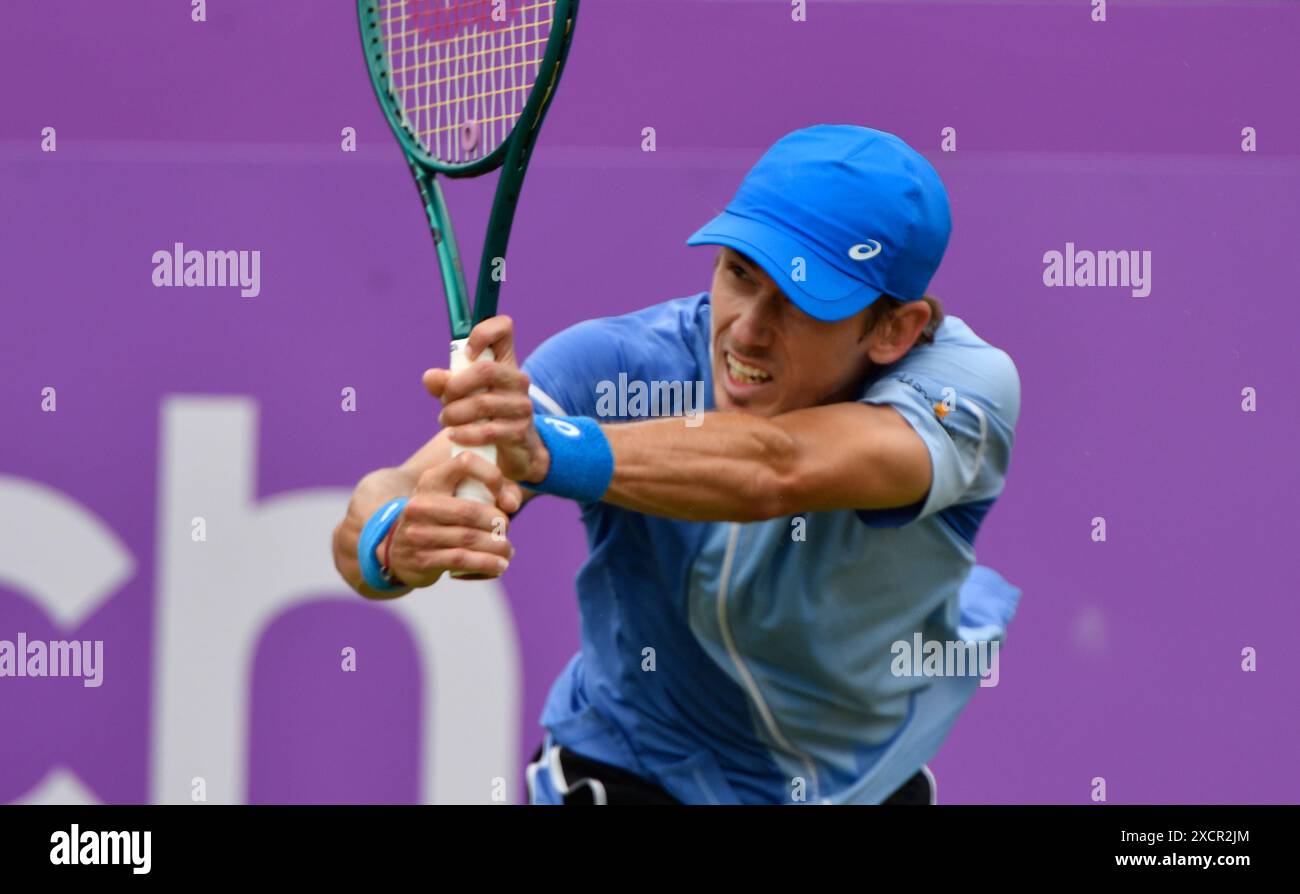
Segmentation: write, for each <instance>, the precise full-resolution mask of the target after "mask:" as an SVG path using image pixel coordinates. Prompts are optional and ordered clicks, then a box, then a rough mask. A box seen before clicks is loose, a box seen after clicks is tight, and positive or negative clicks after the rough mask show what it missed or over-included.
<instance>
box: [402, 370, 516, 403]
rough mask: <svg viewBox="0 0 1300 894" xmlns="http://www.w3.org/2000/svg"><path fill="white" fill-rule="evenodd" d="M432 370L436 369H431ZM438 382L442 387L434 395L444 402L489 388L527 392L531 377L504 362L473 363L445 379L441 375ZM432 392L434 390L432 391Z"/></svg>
mask: <svg viewBox="0 0 1300 894" xmlns="http://www.w3.org/2000/svg"><path fill="white" fill-rule="evenodd" d="M431 372H436V371H435V370H431ZM428 376H429V373H425V377H426V382H427V379H428ZM438 384H439V385H440V386H441V387H440V388H439V390H438V393H437V394H435V395H434V396H435V397H437V398H439V399H440V400H441V401H443V403H451V402H452V401H454V400H460V399H461V398H463V397H465V396H467V395H470V394H473V393H474V392H476V391H482V390H484V389H487V388H491V389H493V390H496V391H509V392H515V393H518V394H527V393H528V384H529V379H528V374H527V373H525V372H524V371H523V370H521V369H518V368H516V367H513V366H507V365H505V364H503V363H498V362H493V363H471V364H470V365H469V366H467V367H465V368H464V369H463V370H461V371H460V372H458V373H456V374H455V375H453V376H449V378H447V379H446V380H445V381H444V380H442V379H441V378H440V377H439V379H438ZM425 387H428V385H427V384H426V386H425ZM430 393H433V392H432V391H430Z"/></svg>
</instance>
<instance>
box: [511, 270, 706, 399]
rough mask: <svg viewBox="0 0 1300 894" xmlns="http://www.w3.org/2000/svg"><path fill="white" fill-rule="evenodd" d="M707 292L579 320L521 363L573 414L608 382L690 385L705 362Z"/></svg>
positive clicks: (699, 376) (537, 382)
mask: <svg viewBox="0 0 1300 894" xmlns="http://www.w3.org/2000/svg"><path fill="white" fill-rule="evenodd" d="M708 314H709V304H708V293H704V292H702V293H700V294H697V295H691V296H688V297H685V298H674V299H672V300H669V301H663V302H660V303H658V304H652V305H650V306H649V307H644V308H641V309H640V310H635V311H632V312H630V313H625V314H619V315H616V316H608V317H597V318H594V319H590V320H584V321H583V322H581V323H577V324H575V325H573V326H570V327H569V328H567V329H565V330H563V331H561V332H559V333H557V334H556V335H553V336H551V337H550V338H548V339H547V340H546V341H544V342H543V343H542V344H541V346H540V347H538V349H537V350H536V351H534V352H533V353H532V355H531V356H529V358H528V359H527V361H525V363H524V370H525V371H526V372H527V373H528V374H529V375H530V376H531V377H532V379H533V382H534V383H535V384H536V385H537V387H538V388H539V389H540V390H542V391H544V392H546V393H547V394H549V395H550V396H551V397H552V398H554V402H555V403H557V404H558V405H559V406H561V407H563V408H564V409H565V410H566V411H567V412H569V413H572V414H575V415H589V414H590V413H589V411H588V410H587V409H586V407H587V404H588V402H589V401H590V400H591V399H592V397H591V395H592V394H593V393H594V392H593V388H595V387H596V386H597V385H600V384H602V383H604V382H607V381H613V382H617V381H620V380H621V379H627V380H646V381H658V380H678V379H680V380H684V381H685V380H692V381H693V380H695V379H697V378H701V377H702V374H701V372H700V370H701V368H702V366H703V364H705V363H707V358H708V344H709V315H708Z"/></svg>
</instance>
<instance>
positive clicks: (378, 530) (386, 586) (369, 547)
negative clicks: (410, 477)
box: [357, 497, 408, 590]
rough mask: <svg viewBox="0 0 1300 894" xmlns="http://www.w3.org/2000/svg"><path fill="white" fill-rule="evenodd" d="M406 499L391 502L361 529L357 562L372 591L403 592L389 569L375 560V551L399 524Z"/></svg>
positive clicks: (400, 498) (383, 506)
mask: <svg viewBox="0 0 1300 894" xmlns="http://www.w3.org/2000/svg"><path fill="white" fill-rule="evenodd" d="M407 502H408V501H407V498H406V497H398V498H396V499H394V500H389V501H388V502H387V503H385V504H384V505H382V506H380V507H379V509H378V510H376V512H375V514H374V515H372V516H370V520H369V521H368V522H366V526H365V527H364V528H362V529H361V539H360V540H359V541H357V561H359V562H360V563H361V576H362V577H363V578H365V581H366V584H367V585H368V586H369V587H370V589H372V590H401V589H404V587H403V586H402V585H401V584H398V583H394V582H393V578H392V575H391V574H390V573H389V571H388V569H387V568H384V567H383V566H381V565H380V564H379V560H378V559H377V558H375V550H376V549H378V548H379V544H381V543H383V542H384V538H385V537H387V536H388V532H389V531H391V530H392V529H393V525H395V524H397V518H398V516H400V515H401V514H402V510H403V509H405V508H406V504H407Z"/></svg>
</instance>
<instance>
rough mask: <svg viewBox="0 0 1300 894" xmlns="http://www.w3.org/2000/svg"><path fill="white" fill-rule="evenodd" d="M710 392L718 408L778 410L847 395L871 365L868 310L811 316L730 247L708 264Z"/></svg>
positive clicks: (775, 412) (764, 412)
mask: <svg viewBox="0 0 1300 894" xmlns="http://www.w3.org/2000/svg"><path fill="white" fill-rule="evenodd" d="M710 303H711V305H712V308H713V311H712V314H713V399H714V403H715V404H716V406H717V408H718V409H719V410H741V411H744V412H747V413H756V414H758V415H760V416H776V415H778V414H780V413H787V412H789V411H791V410H798V409H802V408H804V407H812V406H818V405H820V404H825V403H832V402H835V401H840V400H852V399H853V398H854V397H855V396H856V394H855V392H856V390H857V389H858V388H859V387H861V384H862V382H863V381H864V379H865V378H866V375H867V372H868V370H869V369H870V368H871V360H870V358H869V357H868V354H867V341H866V340H864V339H863V329H864V327H865V319H864V317H865V315H866V313H867V312H866V311H865V310H864V311H862V312H861V313H858V314H855V315H854V316H852V317H849V318H847V319H844V320H839V321H836V322H834V323H825V322H822V321H821V320H816V319H813V318H812V317H810V316H808V315H807V314H806V313H804V312H803V311H802V310H800V309H799V308H798V307H797V306H796V305H795V304H794V302H792V301H790V300H789V299H788V298H786V297H785V295H784V294H783V293H782V292H781V290H780V289H779V288H777V286H776V284H775V283H774V282H772V279H771V278H770V277H769V276H768V275H767V274H766V273H764V272H763V271H762V270H761V269H760V268H759V267H758V265H756V264H754V263H753V262H752V261H750V260H749V259H748V258H747V257H745V256H744V255H742V254H740V253H739V252H736V251H732V250H731V249H730V248H724V249H722V251H721V253H720V254H719V256H718V261H717V264H716V265H715V267H714V270H713V288H712V292H711V298H710Z"/></svg>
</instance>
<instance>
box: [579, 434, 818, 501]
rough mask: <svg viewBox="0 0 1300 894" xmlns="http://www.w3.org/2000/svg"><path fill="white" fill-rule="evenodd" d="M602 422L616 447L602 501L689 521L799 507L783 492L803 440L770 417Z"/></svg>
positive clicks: (612, 446) (611, 442)
mask: <svg viewBox="0 0 1300 894" xmlns="http://www.w3.org/2000/svg"><path fill="white" fill-rule="evenodd" d="M705 419H706V421H705V423H704V424H703V425H700V426H696V427H688V426H686V425H683V424H682V420H681V419H677V418H672V419H657V420H653V421H647V422H632V423H625V424H620V425H606V426H602V431H604V433H605V435H606V437H607V438H608V439H609V442H610V447H611V449H612V450H613V451H614V457H615V459H614V478H613V480H612V481H611V482H610V486H609V490H608V491H606V493H605V497H604V501H605V502H607V503H613V504H614V505H616V506H622V507H624V508H626V509H632V510H635V511H637V512H644V513H647V514H650V515H661V516H668V517H671V518H680V519H685V520H688V521H758V520H762V519H765V518H773V517H775V516H778V515H781V514H783V511H782V507H783V504H787V505H788V509H787V510H786V511H789V512H795V511H798V507H796V506H794V505H793V504H791V503H790V500H789V497H788V495H787V494H786V482H787V481H788V480H789V476H790V473H791V472H792V471H793V469H794V466H795V461H796V455H797V450H798V445H797V443H796V442H795V439H794V438H793V437H791V435H790V434H788V433H787V432H785V431H784V430H782V428H781V427H780V426H779V425H776V424H775V423H773V422H772V421H771V420H768V419H765V418H762V417H758V416H751V415H747V414H742V413H709V414H707V416H706V417H705Z"/></svg>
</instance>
